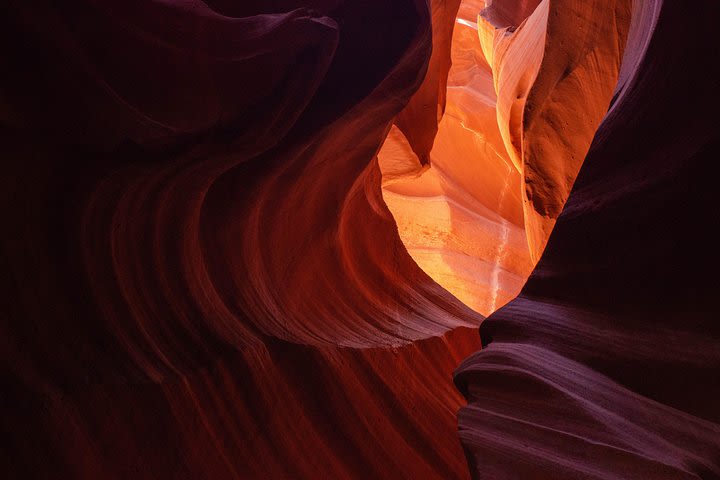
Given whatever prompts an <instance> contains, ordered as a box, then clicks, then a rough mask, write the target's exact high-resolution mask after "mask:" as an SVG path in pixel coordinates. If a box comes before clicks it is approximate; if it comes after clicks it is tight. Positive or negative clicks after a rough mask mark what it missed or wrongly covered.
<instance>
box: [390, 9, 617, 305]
mask: <svg viewBox="0 0 720 480" xmlns="http://www.w3.org/2000/svg"><path fill="white" fill-rule="evenodd" d="M551 8H552V19H551V20H550V21H549V12H550V10H551ZM454 12H456V13H454ZM626 13H627V12H621V13H620V14H619V16H620V17H623V15H625V14H626ZM432 14H433V53H432V57H431V59H430V61H429V66H428V74H427V76H426V78H425V81H424V83H423V85H422V86H421V87H420V89H419V90H418V92H417V93H416V94H415V96H414V97H413V98H412V99H411V101H410V103H409V105H408V106H407V107H406V108H405V110H404V111H403V112H401V114H400V115H399V116H398V117H397V119H396V121H395V122H394V124H393V125H392V126H391V128H390V131H389V133H388V136H387V139H386V140H385V142H384V144H383V146H382V148H381V150H380V152H379V153H378V162H379V166H380V169H381V172H382V192H383V199H384V201H385V203H386V204H387V206H388V208H389V209H390V211H391V213H392V215H393V217H394V219H395V221H396V224H397V227H398V233H399V236H400V238H401V239H402V242H403V244H404V245H405V247H406V248H407V251H408V253H409V254H410V255H411V257H412V258H413V259H414V260H415V262H416V263H417V264H418V266H419V267H420V268H421V269H422V270H424V271H425V272H426V273H427V274H428V275H429V276H430V277H432V278H433V279H434V280H435V281H436V282H437V283H438V284H440V285H441V286H442V287H444V288H445V289H446V290H448V291H449V292H450V293H451V294H453V295H454V296H455V297H456V298H458V299H459V300H461V301H462V302H463V303H465V304H466V305H468V306H469V307H470V308H472V309H474V310H475V311H477V312H479V313H481V314H482V315H485V316H487V315H489V314H491V313H492V312H494V311H495V310H497V309H498V308H500V307H501V306H503V305H504V304H506V303H507V302H508V301H510V300H511V299H512V298H514V297H515V296H516V295H517V294H518V293H519V292H520V290H521V288H522V286H523V285H524V283H525V281H526V280H527V278H528V276H529V275H530V273H531V271H532V269H533V266H534V265H535V263H537V261H538V259H539V257H540V254H541V252H542V250H543V248H544V246H545V243H546V242H547V239H548V237H549V234H550V231H551V230H552V226H553V225H554V222H555V219H556V218H557V217H558V215H559V214H560V211H561V210H562V206H563V205H564V203H565V201H566V200H567V197H568V196H569V192H570V189H571V188H572V184H573V182H574V180H575V177H576V175H577V173H578V171H579V169H580V166H581V164H582V159H583V158H584V156H585V153H586V152H587V149H588V148H589V146H590V142H591V141H592V138H593V135H594V133H595V130H596V128H597V126H598V125H599V122H600V120H601V119H602V117H603V115H604V113H605V111H606V109H607V106H608V104H609V102H610V95H611V93H612V91H613V89H614V88H615V83H616V81H617V76H618V69H619V65H620V59H621V57H622V51H621V47H618V46H617V45H618V44H615V46H612V45H609V44H608V45H602V43H603V41H598V38H597V35H602V34H604V33H609V32H610V31H611V30H612V33H613V42H614V41H615V40H614V38H615V37H618V38H620V39H624V36H625V33H626V32H625V31H623V28H624V27H623V26H622V25H624V24H625V23H626V22H618V24H617V25H614V24H613V25H611V24H603V23H602V22H600V23H598V22H596V21H595V19H594V18H593V17H592V15H593V13H592V8H586V7H583V6H577V5H562V4H554V5H552V7H551V5H550V2H549V1H548V0H545V1H539V0H530V1H526V0H516V1H505V2H497V1H495V2H493V1H492V0H489V1H482V0H464V1H462V2H459V1H458V2H443V3H442V4H440V2H433V8H432ZM569 18H574V19H575V20H576V21H577V20H578V19H582V20H583V21H585V22H587V24H588V25H589V26H591V27H592V28H588V29H587V30H586V31H585V32H583V33H581V34H579V35H578V34H577V32H573V31H572V30H573V29H568V28H567V27H566V26H563V23H562V22H566V21H567V19H569ZM623 18H624V20H627V18H626V15H625V17H623ZM616 28H619V29H620V30H619V31H614V30H615V29H616ZM551 30H552V31H553V33H554V35H553V36H552V38H550V37H549V34H548V32H549V31H551ZM579 30H581V31H582V29H581V28H579ZM599 44H600V45H599ZM623 44H624V43H619V45H623ZM593 57H595V60H598V59H599V60H601V61H603V62H605V64H606V67H603V68H600V69H597V68H595V67H592V68H588V65H589V62H590V60H589V58H593ZM584 76H585V77H587V76H591V77H592V78H591V80H592V82H590V83H589V84H590V85H591V89H592V90H593V91H590V92H588V91H587V88H588V87H582V88H581V87H580V85H581V84H580V81H581V79H582V78H583V77H584ZM548 85H551V86H552V87H551V88H550V89H548ZM553 88H554V89H557V90H561V91H563V92H565V94H564V95H563V96H556V95H554V94H553V92H552V89H553ZM583 89H585V91H583ZM588 94H590V95H588ZM581 97H582V98H581Z"/></svg>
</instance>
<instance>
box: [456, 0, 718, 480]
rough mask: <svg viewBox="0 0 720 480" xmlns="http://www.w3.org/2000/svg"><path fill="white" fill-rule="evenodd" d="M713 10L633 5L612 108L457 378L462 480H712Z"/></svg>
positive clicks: (707, 6) (715, 393)
mask: <svg viewBox="0 0 720 480" xmlns="http://www.w3.org/2000/svg"><path fill="white" fill-rule="evenodd" d="M718 13H720V12H719V11H718V7H717V5H716V4H714V3H713V2H696V3H694V4H693V5H692V6H689V5H680V4H678V3H675V2H659V1H658V2H652V1H647V2H635V8H634V14H633V22H632V25H633V27H632V30H631V31H630V35H629V41H628V46H627V49H626V54H625V60H624V62H625V65H624V66H623V69H622V73H621V78H620V83H619V85H618V87H617V94H616V100H615V102H614V104H613V106H612V108H611V109H610V112H609V113H608V115H607V116H606V117H605V119H604V120H603V123H602V124H601V126H600V129H599V131H598V132H597V134H596V136H595V140H594V143H593V145H592V147H591V149H590V152H589V154H588V155H587V158H586V160H585V163H584V164H583V169H582V171H581V172H580V175H579V177H578V179H577V182H576V183H575V187H574V189H573V192H572V194H571V195H570V198H569V200H568V203H567V205H566V206H565V209H564V211H563V213H562V215H560V218H559V219H558V222H557V225H556V226H555V229H554V231H553V233H552V236H551V237H550V240H549V242H548V245H547V248H546V250H545V252H544V254H543V256H542V259H541V260H540V262H539V263H538V265H537V266H536V268H535V270H534V272H533V274H532V275H531V277H530V279H529V280H528V283H527V285H526V286H525V287H524V288H523V291H522V293H521V294H520V296H519V297H518V298H517V299H515V300H513V301H511V302H510V303H509V304H508V305H506V306H505V307H504V308H502V309H501V310H499V311H498V312H496V313H495V314H494V315H492V316H491V317H489V318H488V319H487V320H486V321H485V322H484V323H483V325H482V327H481V329H480V333H481V337H482V338H483V343H484V344H485V348H484V349H483V350H482V351H481V352H478V353H476V354H474V355H473V356H471V357H470V358H468V359H467V360H465V361H464V362H463V364H462V365H461V366H460V368H459V369H458V371H457V372H456V383H457V384H458V386H459V388H460V389H461V390H462V391H463V393H464V394H465V396H466V398H467V399H468V406H467V407H464V408H463V409H462V410H461V411H460V413H459V425H460V436H461V439H462V442H463V446H464V448H465V452H466V454H467V456H468V459H469V461H470V467H471V473H472V474H473V476H475V477H476V478H496V479H503V478H508V479H514V478H553V479H564V478H568V479H571V478H572V479H575V478H638V479H640V478H643V479H645V478H673V479H676V478H678V479H679V478H704V479H705V478H718V477H720V460H719V459H720V424H719V422H720V415H719V414H720V410H718V408H717V398H718V393H719V391H718V390H719V389H720V382H718V378H719V377H718V372H720V347H719V346H720V327H719V324H718V320H717V319H718V312H717V306H716V301H715V299H714V298H713V297H714V293H713V291H714V287H713V285H714V284H715V283H716V282H715V280H714V279H715V277H716V275H717V269H716V265H717V258H716V257H717V255H716V253H715V249H714V248H713V246H712V245H711V242H712V240H711V237H712V235H710V234H709V230H708V229H711V228H712V227H711V226H710V225H715V224H716V223H717V213H716V212H715V207H714V206H713V201H712V200H711V198H710V195H711V192H712V191H713V186H712V182H713V181H714V180H713V179H711V178H710V177H709V176H708V175H703V174H699V172H707V171H708V169H710V168H711V163H712V162H713V161H714V156H715V153H714V152H715V151H716V150H717V147H718V145H719V143H718V142H719V140H720V138H719V137H718V128H717V126H718V122H717V119H716V118H715V115H716V114H715V112H716V111H717V108H718V106H719V105H718V96H717V93H716V92H715V86H716V84H717V81H716V79H715V78H714V77H713V76H709V75H707V74H706V65H707V64H708V63H707V62H709V61H710V62H715V61H717V59H718V52H717V48H715V47H713V46H710V43H708V42H707V39H709V38H711V37H712V35H713V33H712V32H713V31H714V30H715V26H714V21H713V20H711V19H712V18H717V14H718Z"/></svg>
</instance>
